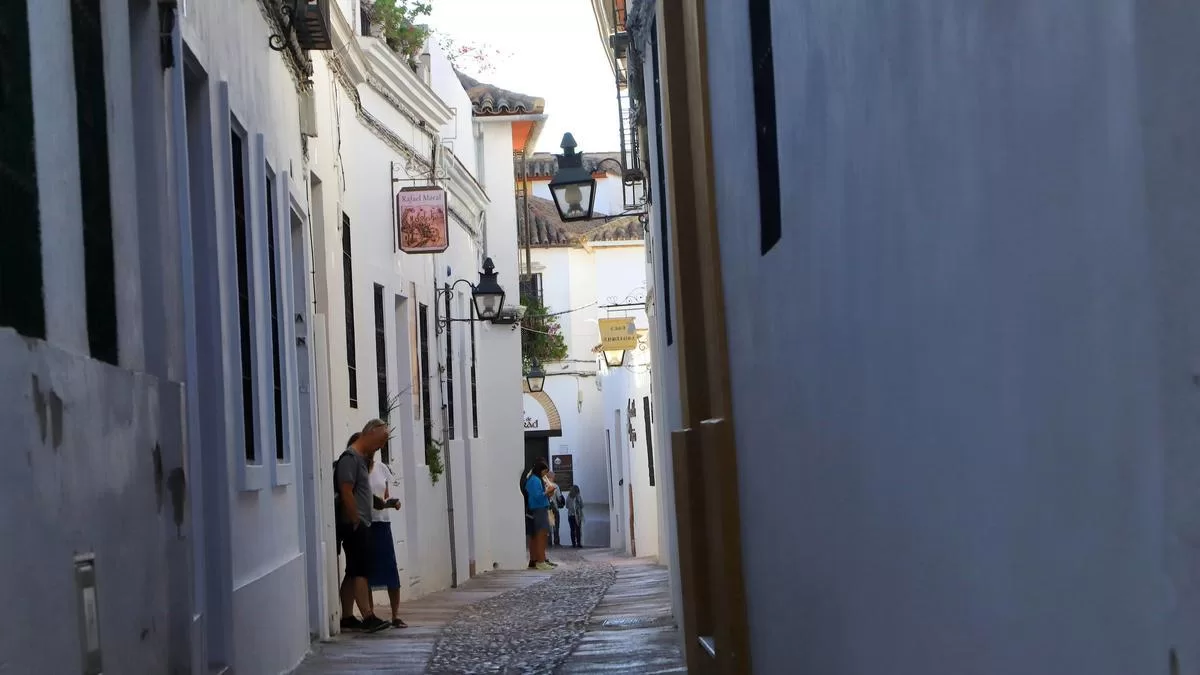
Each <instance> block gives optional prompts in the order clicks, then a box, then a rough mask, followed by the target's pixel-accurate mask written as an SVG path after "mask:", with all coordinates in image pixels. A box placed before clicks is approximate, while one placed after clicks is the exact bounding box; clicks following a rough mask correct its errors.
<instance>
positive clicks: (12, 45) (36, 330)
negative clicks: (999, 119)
mask: <svg viewBox="0 0 1200 675" xmlns="http://www.w3.org/2000/svg"><path fill="white" fill-rule="evenodd" d="M26 8H27V4H26V3H25V2H22V1H18V2H0V129H4V131H5V133H3V134H0V204H4V238H3V243H0V326H11V327H12V328H14V329H15V330H16V331H17V332H18V333H20V334H22V335H26V336H29V337H36V338H45V337H46V308H45V304H44V302H43V297H42V278H43V277H42V233H41V224H40V222H39V220H38V185H37V156H36V154H35V152H34V145H33V133H34V131H33V127H34V125H33V80H32V76H31V75H30V52H29V17H28V15H27V9H26Z"/></svg>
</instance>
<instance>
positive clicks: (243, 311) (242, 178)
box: [230, 131, 258, 463]
mask: <svg viewBox="0 0 1200 675" xmlns="http://www.w3.org/2000/svg"><path fill="white" fill-rule="evenodd" d="M243 146H244V144H243V142H242V137H241V136H240V135H238V132H237V131H234V132H233V135H232V136H231V138H230V148H231V156H232V158H233V226H234V239H235V244H236V247H237V251H236V253H237V298H238V334H239V336H240V337H241V348H242V350H241V351H242V422H243V426H244V427H245V443H246V461H247V462H251V463H255V462H257V461H258V451H257V448H256V447H255V443H254V365H253V360H252V355H253V351H254V340H253V339H252V338H251V329H252V326H251V325H250V293H251V289H250V239H249V237H250V233H249V231H248V230H247V228H246V172H245V162H246V157H245V154H244V150H243Z"/></svg>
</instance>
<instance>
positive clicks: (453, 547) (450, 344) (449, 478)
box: [435, 283, 458, 588]
mask: <svg viewBox="0 0 1200 675" xmlns="http://www.w3.org/2000/svg"><path fill="white" fill-rule="evenodd" d="M445 298H446V309H445V311H446V332H445V336H446V360H445V361H444V362H443V364H442V366H441V367H442V368H444V369H445V374H444V376H443V377H442V378H441V384H442V439H443V441H442V448H443V452H442V454H443V458H442V463H443V464H444V465H445V467H446V517H447V518H448V519H449V521H450V588H458V542H457V541H456V539H455V537H454V471H453V470H452V469H451V466H450V422H449V417H448V411H449V398H448V397H447V394H448V393H449V387H447V386H446V378H447V377H454V374H453V373H452V372H451V370H450V363H451V361H452V359H453V356H452V350H453V349H454V339H453V338H454V333H453V332H452V331H451V326H453V325H454V324H453V323H451V315H450V284H448V283H447V284H446V287H445ZM435 304H436V303H435Z"/></svg>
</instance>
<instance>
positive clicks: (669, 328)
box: [650, 25, 675, 345]
mask: <svg viewBox="0 0 1200 675" xmlns="http://www.w3.org/2000/svg"><path fill="white" fill-rule="evenodd" d="M650 57H651V63H652V67H653V70H654V126H655V128H657V129H658V132H657V133H656V134H655V135H654V153H655V155H657V157H658V176H657V178H658V181H657V182H658V248H659V249H660V250H659V255H660V256H662V294H661V296H662V298H661V302H662V304H663V319H664V323H665V324H666V333H667V344H668V345H671V344H674V343H675V330H674V327H673V325H672V321H671V247H670V245H669V243H668V234H669V229H670V228H669V224H668V222H667V165H666V155H665V153H664V152H663V134H665V133H666V132H667V130H666V127H665V126H664V125H663V112H662V106H663V102H662V77H661V75H660V73H659V70H658V26H657V25H656V26H655V27H654V30H653V31H651V32H650Z"/></svg>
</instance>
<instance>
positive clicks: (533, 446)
mask: <svg viewBox="0 0 1200 675" xmlns="http://www.w3.org/2000/svg"><path fill="white" fill-rule="evenodd" d="M539 459H540V460H542V461H543V462H545V463H546V465H547V466H549V465H550V438H549V437H547V436H541V437H536V438H531V437H529V436H526V437H525V468H527V469H528V468H529V467H531V466H533V463H534V462H536V461H538V460H539Z"/></svg>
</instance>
